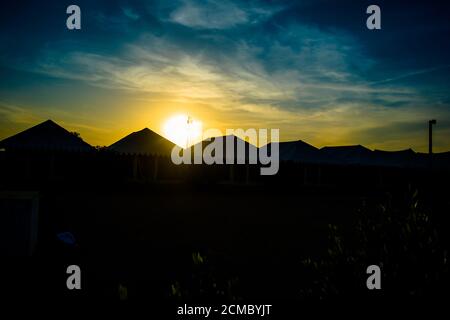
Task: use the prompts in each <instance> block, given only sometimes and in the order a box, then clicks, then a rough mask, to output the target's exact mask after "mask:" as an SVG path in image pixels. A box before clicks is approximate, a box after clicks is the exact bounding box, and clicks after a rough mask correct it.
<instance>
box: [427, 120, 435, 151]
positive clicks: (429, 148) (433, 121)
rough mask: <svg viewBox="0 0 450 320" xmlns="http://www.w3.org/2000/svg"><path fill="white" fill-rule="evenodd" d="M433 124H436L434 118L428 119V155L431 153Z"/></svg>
mask: <svg viewBox="0 0 450 320" xmlns="http://www.w3.org/2000/svg"><path fill="white" fill-rule="evenodd" d="M433 124H436V120H434V119H433V120H430V121H428V155H429V156H430V157H431V155H432V154H433Z"/></svg>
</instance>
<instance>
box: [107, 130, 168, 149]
mask: <svg viewBox="0 0 450 320" xmlns="http://www.w3.org/2000/svg"><path fill="white" fill-rule="evenodd" d="M174 146H175V144H173V143H172V142H170V141H169V140H167V139H166V138H164V137H162V136H160V135H159V134H157V133H155V132H153V131H152V130H150V129H148V128H145V129H142V130H141V131H137V132H133V133H131V134H129V135H127V136H126V137H124V138H122V139H120V140H119V141H117V142H115V143H113V144H112V145H110V146H109V147H108V149H109V150H113V151H116V152H119V153H126V154H147V155H150V154H152V155H162V156H170V153H171V152H172V148H173V147H174Z"/></svg>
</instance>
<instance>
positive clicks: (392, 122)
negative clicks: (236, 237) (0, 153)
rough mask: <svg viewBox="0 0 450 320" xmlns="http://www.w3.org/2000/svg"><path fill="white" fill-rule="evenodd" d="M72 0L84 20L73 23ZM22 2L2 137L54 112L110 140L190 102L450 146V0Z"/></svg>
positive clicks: (4, 81) (327, 136)
mask: <svg viewBox="0 0 450 320" xmlns="http://www.w3.org/2000/svg"><path fill="white" fill-rule="evenodd" d="M70 4H77V5H78V6H80V8H81V15H82V19H81V21H82V22H81V24H82V29H81V30H76V31H71V30H68V29H67V28H66V18H67V14H66V13H65V11H66V8H67V6H68V5H70ZM370 4H374V2H372V1H346V0H343V1H325V0H323V1H320V0H319V1H310V0H304V1H301V0H299V1H232V0H222V1H219V0H206V1H195V0H179V1H178V0H177V1H137V0H136V1H118V0H116V1H106V0H105V1H22V2H20V3H17V4H9V5H7V4H3V5H2V11H1V13H0V30H1V31H0V76H1V78H0V138H4V137H6V136H8V135H11V134H13V133H16V132H18V131H20V130H23V129H25V128H27V127H30V126H31V125H33V124H35V123H37V122H39V121H42V120H45V119H48V118H51V119H53V120H55V121H57V122H58V123H60V124H62V125H63V126H65V127H66V128H68V129H70V130H74V131H78V132H80V133H81V135H82V137H84V139H85V140H86V141H88V142H89V143H91V144H94V145H109V144H111V143H113V142H114V141H115V140H117V139H119V138H120V137H122V136H123V135H125V134H127V133H129V132H131V131H137V130H140V129H142V128H143V127H149V128H150V129H152V130H154V131H156V132H160V133H161V126H162V124H163V123H164V121H165V119H167V118H168V117H170V116H171V115H173V114H176V113H187V114H190V115H192V116H193V117H194V118H196V119H199V120H201V121H202V122H203V123H204V125H205V126H206V127H217V128H220V129H225V128H250V127H256V128H279V129H280V133H281V138H282V140H294V139H302V140H305V141H307V142H309V143H311V144H314V145H316V146H318V147H320V146H324V145H342V144H363V145H366V146H368V147H370V148H378V149H387V150H397V149H406V148H409V147H412V148H413V149H414V150H416V151H425V150H426V144H427V136H426V134H427V121H428V119H430V118H436V119H437V120H438V124H437V126H436V139H435V141H436V148H437V150H439V151H446V150H450V90H449V89H450V81H449V80H450V62H449V59H448V58H449V56H450V44H449V41H448V39H449V34H450V19H449V16H450V4H446V3H445V2H444V1H377V2H376V3H375V4H377V5H379V6H380V8H381V19H382V29H381V30H376V31H371V30H368V29H367V28H366V19H367V17H368V15H367V14H366V8H367V6H368V5H370Z"/></svg>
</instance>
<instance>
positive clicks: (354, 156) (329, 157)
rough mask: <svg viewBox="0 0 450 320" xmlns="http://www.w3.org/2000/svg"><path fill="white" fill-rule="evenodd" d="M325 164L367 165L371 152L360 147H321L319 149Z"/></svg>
mask: <svg viewBox="0 0 450 320" xmlns="http://www.w3.org/2000/svg"><path fill="white" fill-rule="evenodd" d="M320 152H321V154H322V156H323V159H324V161H325V162H328V163H335V164H363V165H365V164H369V163H370V162H371V156H372V151H371V150H370V149H367V148H366V147H364V146H362V145H359V144H358V145H354V146H336V147H323V148H321V149H320Z"/></svg>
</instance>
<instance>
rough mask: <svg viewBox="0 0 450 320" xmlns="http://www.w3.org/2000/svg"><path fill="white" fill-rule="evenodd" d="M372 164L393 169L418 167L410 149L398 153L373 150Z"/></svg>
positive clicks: (414, 154)
mask: <svg viewBox="0 0 450 320" xmlns="http://www.w3.org/2000/svg"><path fill="white" fill-rule="evenodd" d="M373 164H375V165H379V166H394V167H416V166H419V165H420V163H419V162H418V157H416V153H415V152H414V151H413V150H412V149H406V150H399V151H384V150H374V151H373Z"/></svg>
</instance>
